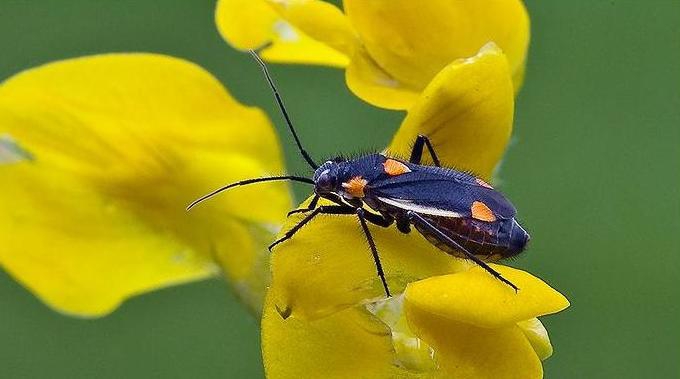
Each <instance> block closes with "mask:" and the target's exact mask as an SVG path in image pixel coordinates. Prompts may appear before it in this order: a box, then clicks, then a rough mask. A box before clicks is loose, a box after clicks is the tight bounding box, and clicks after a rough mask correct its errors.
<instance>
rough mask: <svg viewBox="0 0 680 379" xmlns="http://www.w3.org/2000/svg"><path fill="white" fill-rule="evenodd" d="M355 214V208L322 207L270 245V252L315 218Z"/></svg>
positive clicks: (341, 206) (339, 206) (340, 206)
mask: <svg viewBox="0 0 680 379" xmlns="http://www.w3.org/2000/svg"><path fill="white" fill-rule="evenodd" d="M354 212H355V210H354V208H352V207H347V206H343V205H322V206H320V207H318V208H316V209H314V210H313V211H312V213H310V214H308V215H307V216H305V218H303V219H302V220H301V221H300V222H298V223H297V224H295V226H293V227H292V228H290V229H289V230H288V231H287V232H286V233H285V234H284V235H283V237H281V238H279V239H277V240H276V241H274V242H272V244H271V245H269V251H271V250H272V249H273V248H274V246H276V245H278V244H280V243H281V242H284V241H286V240H287V239H289V238H291V237H292V236H293V235H295V233H297V232H298V231H299V230H300V229H301V228H302V227H303V226H305V225H306V224H307V223H308V222H310V221H312V219H314V217H316V216H318V215H320V214H334V215H349V214H353V213H354Z"/></svg>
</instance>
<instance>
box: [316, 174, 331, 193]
mask: <svg viewBox="0 0 680 379" xmlns="http://www.w3.org/2000/svg"><path fill="white" fill-rule="evenodd" d="M316 188H318V189H319V190H322V191H332V190H333V189H334V188H335V178H334V177H332V176H331V175H329V174H328V173H323V174H321V176H319V177H318V178H317V179H316Z"/></svg>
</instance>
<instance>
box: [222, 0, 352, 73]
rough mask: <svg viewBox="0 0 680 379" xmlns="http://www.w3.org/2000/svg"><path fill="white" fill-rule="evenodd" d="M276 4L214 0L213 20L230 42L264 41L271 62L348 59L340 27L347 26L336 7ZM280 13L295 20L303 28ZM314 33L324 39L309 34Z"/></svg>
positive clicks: (243, 45)
mask: <svg viewBox="0 0 680 379" xmlns="http://www.w3.org/2000/svg"><path fill="white" fill-rule="evenodd" d="M277 6H278V5H277V4H276V3H273V2H272V3H270V2H269V1H267V0H219V1H218V2H217V8H216V10H215V22H216V24H217V28H218V30H219V32H220V34H221V35H222V37H223V38H224V39H225V41H227V42H228V43H229V44H231V45H232V46H233V47H235V48H237V49H240V50H249V49H259V48H263V47H264V49H263V50H262V51H261V55H262V57H263V58H264V59H266V60H269V61H272V62H286V63H307V64H319V65H329V66H335V67H344V66H346V65H347V63H348V61H349V58H348V57H347V55H346V54H345V53H344V52H343V49H344V48H345V47H347V48H350V46H351V45H352V43H349V44H347V43H348V41H350V40H351V38H352V37H351V35H350V34H346V33H345V32H347V31H348V30H350V29H347V28H349V24H348V23H347V22H346V20H345V19H344V16H342V14H341V13H340V12H339V10H337V9H335V8H334V7H333V6H332V5H330V4H324V3H323V2H321V1H316V0H307V1H286V2H285V3H283V4H282V5H280V7H281V8H277ZM288 8H290V9H288ZM333 9H335V11H334V10H333ZM315 14H316V15H317V16H316V17H314V15H315ZM282 15H285V16H288V17H290V18H291V19H292V20H293V21H294V22H297V23H300V26H301V28H302V29H300V28H298V27H297V25H295V24H294V23H293V22H289V21H288V20H286V19H285V18H284V17H283V16H282ZM305 31H309V32H311V33H312V34H313V36H310V35H308V34H307V33H305ZM319 36H321V37H324V38H325V39H322V40H321V41H320V40H317V39H315V38H314V37H319ZM326 43H330V45H328V44H326ZM338 49H339V50H338Z"/></svg>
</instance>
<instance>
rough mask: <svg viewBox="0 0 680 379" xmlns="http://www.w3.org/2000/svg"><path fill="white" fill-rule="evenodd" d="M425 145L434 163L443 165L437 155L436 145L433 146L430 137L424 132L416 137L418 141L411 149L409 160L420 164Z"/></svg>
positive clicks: (439, 165)
mask: <svg viewBox="0 0 680 379" xmlns="http://www.w3.org/2000/svg"><path fill="white" fill-rule="evenodd" d="M424 146H426V147H427V151H429V152H430V156H431V157H432V162H433V163H434V165H435V166H437V167H441V163H440V162H439V157H437V153H435V152H434V147H432V143H431V142H430V139H429V138H427V137H426V136H424V135H422V134H421V135H418V137H417V138H416V142H415V143H414V144H413V150H411V158H410V159H409V162H411V163H415V164H420V161H421V159H422V158H423V147H424Z"/></svg>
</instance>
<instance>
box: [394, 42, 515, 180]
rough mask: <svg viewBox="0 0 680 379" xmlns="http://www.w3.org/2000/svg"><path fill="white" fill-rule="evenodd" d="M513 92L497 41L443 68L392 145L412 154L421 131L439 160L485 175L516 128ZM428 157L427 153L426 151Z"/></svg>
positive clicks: (404, 153)
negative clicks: (513, 119)
mask: <svg viewBox="0 0 680 379" xmlns="http://www.w3.org/2000/svg"><path fill="white" fill-rule="evenodd" d="M513 107H514V98H513V92H512V83H511V82H510V75H509V71H508V64H507V60H506V59H505V56H504V55H503V53H502V52H501V51H500V50H499V49H498V47H496V46H495V45H493V44H489V45H486V46H485V47H483V48H482V49H481V50H480V51H479V53H478V54H477V55H476V56H474V57H473V58H469V59H463V60H458V61H455V62H453V63H451V64H450V65H448V66H447V67H446V68H444V69H443V70H442V71H441V72H440V73H439V74H437V76H436V77H435V78H434V79H433V80H432V82H431V83H430V84H429V86H428V87H427V88H426V89H425V90H424V91H423V93H422V94H421V96H420V98H419V100H418V101H417V102H416V103H415V105H414V106H413V107H412V108H411V109H410V110H409V112H408V115H407V117H406V119H405V120H404V122H403V123H402V125H401V127H400V128H399V131H398V132H397V134H396V135H395V137H394V139H393V140H392V143H391V144H390V146H389V150H390V152H393V153H396V154H398V155H402V156H408V154H409V152H410V150H411V146H412V145H413V141H415V139H416V137H417V136H418V135H419V134H423V135H426V136H428V137H429V138H430V140H431V141H432V143H433V145H434V148H435V150H436V152H437V155H438V156H439V158H440V160H441V161H442V162H444V163H445V164H446V165H448V166H453V167H456V168H458V169H463V170H469V171H472V172H474V173H475V174H477V175H480V176H482V177H483V178H485V179H487V180H488V179H490V177H491V173H492V171H493V169H494V167H496V165H497V164H498V162H499V161H500V159H501V157H502V155H503V153H504V151H505V148H506V145H507V143H508V140H509V138H510V134H511V132H512V118H513ZM424 158H425V161H426V162H431V160H429V155H428V154H425V155H424Z"/></svg>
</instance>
